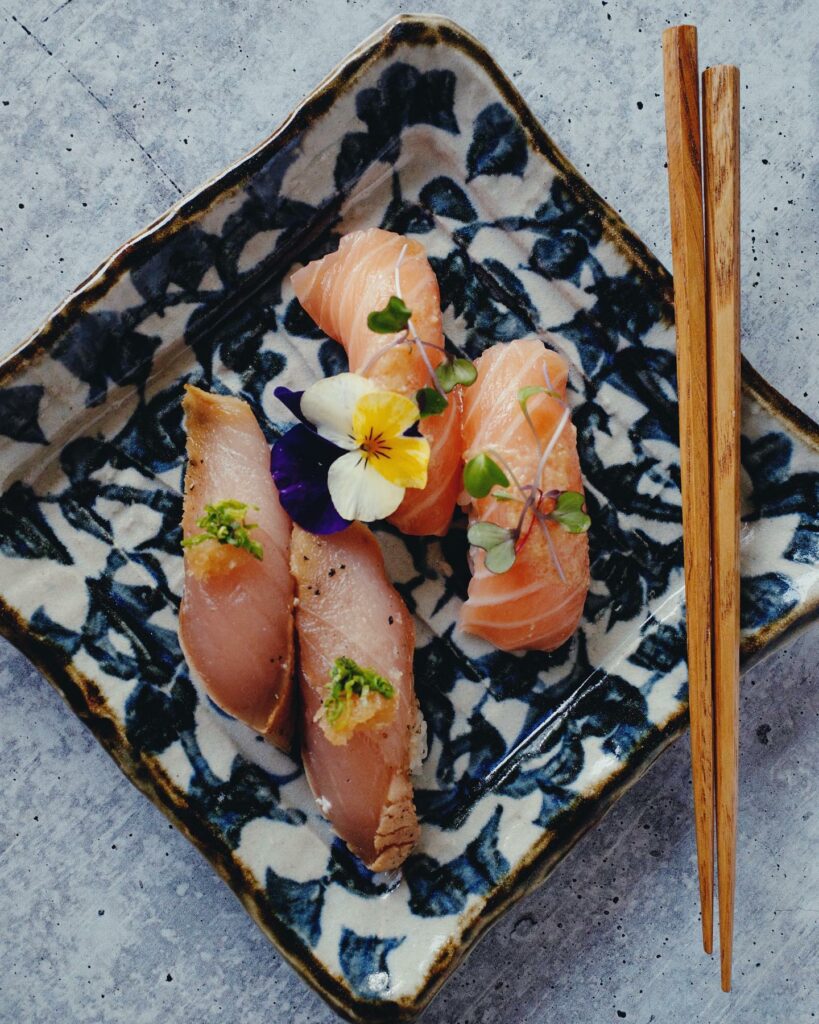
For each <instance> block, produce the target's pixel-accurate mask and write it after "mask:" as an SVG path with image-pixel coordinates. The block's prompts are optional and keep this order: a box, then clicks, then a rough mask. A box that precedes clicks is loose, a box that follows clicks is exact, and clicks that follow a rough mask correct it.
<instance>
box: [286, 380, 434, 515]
mask: <svg viewBox="0 0 819 1024" xmlns="http://www.w3.org/2000/svg"><path fill="white" fill-rule="evenodd" d="M276 395H277V397H278V398H280V399H281V400H282V401H283V402H284V403H285V404H286V405H287V406H288V408H290V409H291V411H292V412H294V413H295V415H296V416H298V417H299V419H300V420H301V423H300V424H298V425H297V426H295V427H293V428H292V429H291V430H290V431H288V433H287V434H285V435H284V436H283V437H282V438H281V439H280V440H279V441H277V442H276V445H275V446H274V448H273V454H272V456H271V470H272V473H273V477H274V479H275V481H276V486H277V487H278V489H279V497H280V500H281V502H282V505H283V507H284V508H285V510H286V511H287V512H288V514H289V515H290V517H291V518H292V519H293V520H294V521H295V522H297V523H298V524H299V525H300V526H302V527H304V528H305V529H307V530H310V531H311V532H313V533H333V532H335V531H336V530H340V529H343V528H344V527H345V526H346V525H347V524H348V523H349V522H351V521H353V520H356V519H357V520H360V521H361V522H365V523H369V522H373V521H374V520H376V519H383V518H385V517H386V516H389V515H391V514H392V513H393V512H394V511H395V510H396V509H397V508H398V506H399V505H400V504H401V501H402V500H403V497H404V492H405V490H406V489H407V488H408V487H417V488H423V487H426V484H427V467H428V464H429V443H428V442H427V441H426V440H425V439H424V438H422V437H418V436H407V431H409V430H410V429H412V428H413V427H414V425H415V424H416V423H417V421H418V418H419V410H418V406H417V405H416V404H415V402H413V401H412V400H411V399H409V398H406V397H405V396H403V395H400V394H398V393H397V392H394V391H382V390H379V389H378V388H377V387H376V386H375V384H373V383H372V381H370V380H368V379H367V378H366V377H362V376H360V375H359V374H355V373H340V374H337V375H336V376H335V377H327V378H325V379H324V380H320V381H317V382H316V383H315V384H313V385H312V386H311V387H309V388H308V389H307V390H306V391H304V392H303V393H301V394H300V395H299V394H298V393H295V392H291V391H288V390H287V389H286V388H277V389H276Z"/></svg>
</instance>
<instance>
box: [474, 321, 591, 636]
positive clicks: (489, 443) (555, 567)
mask: <svg viewBox="0 0 819 1024" xmlns="http://www.w3.org/2000/svg"><path fill="white" fill-rule="evenodd" d="M476 366H477V368H478V379H477V381H476V382H475V384H473V385H472V387H471V388H469V389H468V390H467V391H466V392H465V393H464V419H463V432H464V448H465V452H464V459H465V460H467V461H468V460H469V459H471V458H472V457H473V456H475V455H478V454H480V453H481V452H488V453H490V454H491V453H493V452H494V453H497V455H499V456H500V457H501V458H502V459H503V460H505V462H506V464H507V465H508V466H509V467H511V469H512V471H513V472H514V474H515V476H516V477H517V479H518V481H519V482H520V484H521V485H522V486H524V487H525V486H526V485H527V484H531V483H534V484H535V486H537V487H539V488H540V489H541V491H543V492H544V493H546V492H549V491H552V490H555V491H564V490H567V491H577V492H580V493H582V491H583V481H582V479H581V476H580V462H579V460H578V457H577V443H576V433H575V429H574V426H573V425H572V423H571V420H570V419H568V414H567V409H566V406H565V405H564V404H563V399H564V398H565V395H566V380H567V375H568V367H567V365H566V362H565V361H564V360H563V359H562V358H561V357H560V356H558V355H556V354H555V353H554V352H552V351H550V350H549V349H547V348H546V347H545V346H544V345H543V343H542V342H541V341H540V340H539V339H537V338H527V339H524V340H521V341H512V342H509V343H508V344H498V345H493V346H492V348H490V349H487V350H486V351H485V352H484V353H483V355H482V356H481V357H480V358H479V359H478V360H477V362H476ZM528 387H540V388H548V390H550V391H552V392H554V393H555V394H557V395H558V396H559V398H555V397H552V396H551V395H549V394H544V393H536V394H534V395H533V396H532V397H531V398H530V399H529V401H528V403H527V406H528V412H529V415H530V417H531V420H532V423H533V425H534V433H533V431H532V429H531V427H530V426H529V424H528V423H527V422H526V418H525V416H524V414H523V412H522V410H521V406H520V402H519V395H520V392H521V389H522V388H528ZM556 431H559V434H558V437H557V440H556V442H555V444H554V448H553V450H552V451H551V454H549V456H548V458H547V461H546V464H545V466H544V468H543V472H542V474H541V479H540V480H535V479H534V477H535V475H536V473H537V467H538V463H539V460H540V452H539V450H538V443H537V441H536V439H535V433H536V434H537V437H538V438H539V439H540V444H541V446H542V447H543V448H544V449H545V448H546V446H547V445H549V443H550V441H551V440H552V438H553V437H554V435H555V433H556ZM520 510H521V505H520V504H519V503H517V502H511V501H497V500H496V499H494V498H493V497H492V496H491V495H490V496H489V497H487V498H482V499H480V500H475V499H473V500H472V503H471V505H470V509H469V515H470V522H475V521H477V520H482V521H489V522H492V523H497V524H498V525H499V526H503V527H507V528H514V527H515V525H516V523H517V521H518V518H519V515H520ZM545 528H546V529H547V530H548V531H549V537H550V538H551V541H552V546H553V550H550V546H549V544H548V542H547V540H546V538H545V537H544V535H543V533H542V531H541V529H540V528H539V524H537V523H533V524H532V526H531V529H530V530H529V532H528V535H526V534H525V533H524V535H522V537H525V539H524V542H523V544H522V545H519V549H518V553H517V558H516V560H515V563H514V565H512V567H511V568H510V569H508V570H507V571H506V572H504V573H500V574H494V573H492V572H490V571H489V570H488V569H487V568H486V566H485V564H484V552H483V551H482V550H480V549H478V548H473V549H472V555H473V559H474V575H473V577H472V579H471V581H470V583H469V597H468V600H467V601H466V602H465V604H464V606H463V608H462V610H461V625H462V627H463V628H464V629H465V630H466V631H467V632H468V633H474V634H476V635H477V636H481V637H483V638H484V639H485V640H488V641H489V642H490V643H492V644H494V645H495V647H499V648H501V650H504V651H515V650H540V651H551V650H553V649H554V648H556V647H559V646H560V645H561V644H562V643H564V641H566V640H567V639H568V638H569V637H570V636H571V635H572V633H574V631H575V629H576V628H577V624H578V622H579V620H580V616H581V614H582V612H583V604H584V602H585V600H586V593H587V591H588V589H589V544H588V538H587V537H586V535H585V534H582V533H581V534H577V533H568V532H566V531H565V530H564V529H562V528H561V527H560V526H558V525H557V524H556V523H554V522H548V523H547V524H546V525H545Z"/></svg>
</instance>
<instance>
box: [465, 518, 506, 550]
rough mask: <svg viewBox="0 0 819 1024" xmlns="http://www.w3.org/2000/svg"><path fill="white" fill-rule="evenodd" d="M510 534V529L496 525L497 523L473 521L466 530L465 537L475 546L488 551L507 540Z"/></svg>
mask: <svg viewBox="0 0 819 1024" xmlns="http://www.w3.org/2000/svg"><path fill="white" fill-rule="evenodd" d="M511 536H512V531H511V530H507V529H506V527H505V526H498V524H497V523H473V524H472V525H471V526H470V527H469V530H468V531H467V534H466V539H467V540H468V541H469V543H470V544H474V545H475V547H476V548H483V549H484V551H489V550H491V548H496V547H497V546H498V544H502V543H503V542H504V541H506V540H509V539H510V538H511Z"/></svg>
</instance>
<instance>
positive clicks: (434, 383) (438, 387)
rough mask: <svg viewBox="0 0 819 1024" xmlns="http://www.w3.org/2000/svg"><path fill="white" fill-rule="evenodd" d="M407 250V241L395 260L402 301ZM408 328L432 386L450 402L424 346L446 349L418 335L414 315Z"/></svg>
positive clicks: (396, 289) (397, 287) (396, 285)
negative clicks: (402, 274)
mask: <svg viewBox="0 0 819 1024" xmlns="http://www.w3.org/2000/svg"><path fill="white" fill-rule="evenodd" d="M406 251H407V243H406V242H405V243H404V245H403V246H402V247H401V252H400V253H399V254H398V259H397V260H396V261H395V294H396V295H397V296H398V298H399V299H400V300H401V301H402V302H403V301H404V295H403V293H402V291H401V264H402V263H403V262H404V255H405V254H406ZM407 328H408V330H409V333H410V334H411V335H412V340H413V341H414V342H415V344H416V346H417V347H418V351H419V352H420V354H421V358H422V359H423V360H424V364H425V365H426V368H427V372H428V373H429V377H430V380H431V381H432V386H433V387H434V388H435V390H436V391H437V392H438V394H439V395H440V396H441V397H442V398H444V399H446V401H447V403H448V402H449V399H447V397H446V392H445V391H444V389H443V388H442V387H441V385H440V383H439V382H438V378H437V377H436V376H435V367H434V366H433V365H432V363H431V362H430V358H429V356H428V355H427V354H426V352H425V351H424V346H425V345H429V346H430V348H439V349H441V351H442V352H443V351H445V349H443V348H441V346H440V345H433V344H432V343H431V342H428V341H422V340H421V338H420V337H419V336H418V331H416V330H415V324H414V323H413V322H412V317H410V318H409V320H408V321H407Z"/></svg>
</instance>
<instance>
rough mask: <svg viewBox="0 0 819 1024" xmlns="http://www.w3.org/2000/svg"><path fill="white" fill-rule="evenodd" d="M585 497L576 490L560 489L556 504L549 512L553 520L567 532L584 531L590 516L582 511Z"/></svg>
mask: <svg viewBox="0 0 819 1024" xmlns="http://www.w3.org/2000/svg"><path fill="white" fill-rule="evenodd" d="M585 500H586V499H585V497H584V496H583V495H582V494H580V493H579V492H578V491H562V492H561V493H560V494H559V495H558V498H557V504H556V505H555V507H554V508H553V509H552V511H551V512H550V513H549V519H552V520H554V522H556V523H558V524H559V525H560V526H562V527H563V529H564V530H566V531H567V532H568V533H585V532H586V531H587V530H588V528H589V527H590V526H591V517H590V516H589V515H588V514H587V513H586V512H584V511H583V503H584V501H585Z"/></svg>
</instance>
